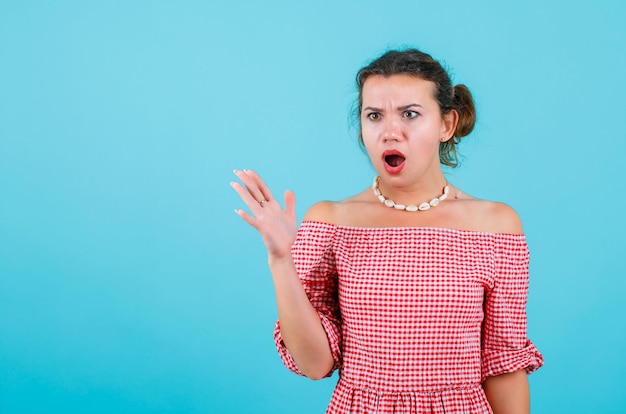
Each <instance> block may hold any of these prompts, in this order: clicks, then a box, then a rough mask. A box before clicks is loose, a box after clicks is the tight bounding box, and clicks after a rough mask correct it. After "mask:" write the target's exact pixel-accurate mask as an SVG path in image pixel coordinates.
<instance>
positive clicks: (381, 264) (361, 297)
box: [232, 49, 543, 414]
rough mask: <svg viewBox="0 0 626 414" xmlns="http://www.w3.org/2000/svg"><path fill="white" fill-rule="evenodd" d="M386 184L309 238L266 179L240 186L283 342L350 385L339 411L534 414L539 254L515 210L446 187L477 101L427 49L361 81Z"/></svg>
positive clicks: (325, 213)
mask: <svg viewBox="0 0 626 414" xmlns="http://www.w3.org/2000/svg"><path fill="white" fill-rule="evenodd" d="M357 86H358V88H359V102H358V112H359V116H360V125H361V134H360V139H361V143H362V145H363V146H364V147H365V149H366V151H367V153H368V155H369V158H370V160H371V163H372V165H373V167H374V169H375V170H376V172H377V173H378V175H377V177H376V178H375V179H374V182H373V184H372V188H368V189H367V190H365V191H363V192H362V193H360V194H357V195H355V196H353V197H350V198H347V199H346V200H343V201H340V202H328V201H324V202H320V203H318V204H316V205H314V206H313V207H312V208H311V209H310V210H309V211H308V212H307V214H306V216H305V218H304V221H303V222H302V224H301V225H300V228H299V229H298V228H297V223H296V215H295V196H294V194H293V193H291V192H285V194H284V198H285V209H284V210H283V209H282V208H281V206H280V204H279V203H278V202H277V200H276V199H275V198H274V196H273V195H272V193H271V192H270V190H269V188H268V187H267V186H266V185H265V183H264V182H263V181H262V180H261V178H260V177H259V176H258V175H257V174H256V173H254V172H253V171H250V170H244V171H235V174H236V175H237V177H238V178H239V180H240V181H241V182H242V183H243V185H242V184H240V183H232V186H233V188H234V189H235V191H236V192H237V193H238V194H239V196H240V197H241V198H242V200H243V201H244V203H245V204H246V205H247V206H248V208H249V210H250V213H247V212H245V211H243V210H236V213H237V214H239V215H240V216H241V217H242V219H243V220H245V221H246V222H247V223H248V224H250V225H251V226H253V227H254V228H255V229H256V230H258V231H259V233H260V234H261V236H262V238H263V241H264V243H265V246H266V247H267V251H268V260H269V266H270V270H271V273H272V277H273V280H274V286H275V291H276V301H277V305H278V317H279V322H278V323H277V325H276V329H275V332H274V333H275V339H276V344H277V346H278V349H279V353H280V355H281V358H282V359H283V361H284V363H285V365H286V366H287V367H288V368H290V369H291V370H293V371H295V372H296V373H298V374H301V375H305V376H307V377H309V378H312V379H319V378H323V377H327V376H329V375H331V373H332V372H333V370H335V369H339V370H340V376H339V381H338V383H337V387H336V388H335V391H334V393H333V397H332V399H331V402H330V405H329V407H328V410H327V413H342V414H343V413H359V414H360V413H446V414H453V413H459V414H460V413H464V414H474V413H492V412H494V413H496V414H500V413H528V412H529V405H530V403H529V390H528V381H527V378H526V376H527V373H529V372H532V371H534V370H535V369H537V368H539V367H540V366H541V365H542V364H543V357H542V356H541V354H540V353H539V351H537V349H536V348H535V347H534V346H533V344H532V343H531V342H530V341H529V340H528V339H527V337H526V310H525V306H526V297H527V290H528V258H529V256H528V248H527V244H526V241H525V237H524V235H523V233H522V226H521V223H520V220H519V218H518V216H517V214H516V213H515V211H514V210H513V209H511V208H510V207H508V206H507V205H505V204H502V203H496V202H490V201H484V200H479V199H476V198H474V197H471V196H469V195H467V194H465V193H463V192H462V191H461V190H459V189H458V188H455V187H454V186H453V185H451V184H450V183H448V182H447V180H446V178H445V176H444V174H443V172H442V164H445V165H448V166H452V167H454V166H456V145H457V144H458V143H459V141H460V140H461V138H462V137H464V136H466V135H467V134H469V133H470V132H471V131H472V129H473V126H474V121H475V110H474V103H473V101H472V96H471V94H470V92H469V90H468V89H467V88H466V87H465V86H464V85H456V86H452V85H451V82H450V78H449V76H448V74H447V73H446V71H445V70H444V69H443V68H442V67H441V65H440V64H439V63H438V62H437V61H435V60H433V59H432V58H431V56H429V55H427V54H425V53H422V52H420V51H418V50H414V49H410V50H403V51H389V52H387V53H385V54H384V55H382V56H381V57H379V58H378V59H376V60H374V61H373V62H372V63H371V64H369V65H368V66H366V67H364V68H362V69H361V70H360V71H359V73H358V75H357Z"/></svg>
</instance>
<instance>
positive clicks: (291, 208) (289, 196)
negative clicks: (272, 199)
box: [284, 190, 296, 219]
mask: <svg viewBox="0 0 626 414" xmlns="http://www.w3.org/2000/svg"><path fill="white" fill-rule="evenodd" d="M284 197H285V214H287V216H288V217H289V218H292V219H293V218H295V217H296V195H295V194H294V192H293V191H290V190H286V191H285V194H284Z"/></svg>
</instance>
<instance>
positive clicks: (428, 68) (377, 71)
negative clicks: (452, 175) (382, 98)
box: [355, 49, 476, 167]
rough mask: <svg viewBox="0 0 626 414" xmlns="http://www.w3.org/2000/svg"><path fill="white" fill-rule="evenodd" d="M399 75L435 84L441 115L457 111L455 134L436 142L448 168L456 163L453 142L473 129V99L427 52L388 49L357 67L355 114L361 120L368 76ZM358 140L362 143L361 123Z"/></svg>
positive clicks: (441, 157)
mask: <svg viewBox="0 0 626 414" xmlns="http://www.w3.org/2000/svg"><path fill="white" fill-rule="evenodd" d="M400 74H408V75H412V76H416V77H418V78H421V79H424V80H427V81H431V82H433V83H434V84H435V96H434V98H435V99H436V100H437V103H438V104H439V110H440V111H441V115H442V116H443V115H446V114H448V113H449V112H450V111H451V110H456V111H457V112H458V114H459V122H458V124H457V126H456V129H455V131H454V136H453V137H452V138H451V139H449V140H448V141H446V142H442V143H441V144H440V145H439V160H440V162H441V163H442V164H444V165H447V166H449V167H456V166H457V165H458V159H457V153H456V145H457V144H458V143H459V142H460V141H461V138H462V137H464V136H466V135H469V133H470V132H472V129H474V123H475V122H476V109H475V107H474V100H473V99H472V94H471V93H470V91H469V89H468V88H467V86H465V85H456V86H452V83H451V82H450V76H448V73H447V72H446V70H445V69H444V68H443V67H442V66H441V64H440V63H439V62H437V61H436V60H435V59H433V58H432V57H431V56H430V55H428V54H426V53H423V52H420V51H419V50H417V49H406V50H390V51H388V52H386V53H384V54H383V55H382V56H380V57H379V58H377V59H376V60H374V61H372V62H371V63H370V64H369V65H367V66H365V67H363V68H362V69H361V70H359V72H358V73H357V75H356V84H357V87H358V90H359V101H358V108H357V112H356V114H355V115H356V116H357V117H358V118H359V119H360V115H361V110H362V107H363V84H364V83H365V80H366V79H367V78H369V77H370V76H373V75H382V76H385V77H389V76H391V75H400ZM359 143H360V144H361V145H363V136H362V135H361V128H360V122H359Z"/></svg>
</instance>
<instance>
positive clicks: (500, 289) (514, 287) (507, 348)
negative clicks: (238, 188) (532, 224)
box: [482, 234, 543, 381]
mask: <svg viewBox="0 0 626 414" xmlns="http://www.w3.org/2000/svg"><path fill="white" fill-rule="evenodd" d="M497 236H498V238H497V239H496V241H495V247H494V253H495V277H494V279H493V283H492V285H491V286H489V288H488V289H487V292H486V297H485V319H484V324H483V333H482V381H484V380H485V378H487V377H490V376H494V375H499V374H504V373H507V372H514V371H518V370H520V369H525V370H526V372H527V373H531V372H533V371H535V370H536V369H538V368H539V367H541V366H542V365H543V356H542V355H541V353H540V352H539V351H538V350H537V348H535V346H534V345H533V343H532V342H531V341H530V340H529V339H528V337H527V335H526V300H527V296H528V265H529V256H530V255H529V252H528V246H527V244H526V238H525V237H524V235H510V234H509V235H497Z"/></svg>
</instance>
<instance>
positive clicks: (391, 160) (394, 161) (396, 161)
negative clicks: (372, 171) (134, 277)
mask: <svg viewBox="0 0 626 414" xmlns="http://www.w3.org/2000/svg"><path fill="white" fill-rule="evenodd" d="M385 162H386V163H387V164H388V165H390V166H392V167H397V166H399V165H401V164H402V163H403V162H404V157H403V156H402V155H398V154H391V155H387V156H385Z"/></svg>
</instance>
